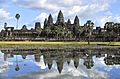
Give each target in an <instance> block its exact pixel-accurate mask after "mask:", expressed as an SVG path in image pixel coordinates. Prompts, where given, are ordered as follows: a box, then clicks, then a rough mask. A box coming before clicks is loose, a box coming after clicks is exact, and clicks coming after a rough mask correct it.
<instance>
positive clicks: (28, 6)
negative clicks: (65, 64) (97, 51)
mask: <svg viewBox="0 0 120 79" xmlns="http://www.w3.org/2000/svg"><path fill="white" fill-rule="evenodd" d="M119 4H120V0H0V29H3V27H4V23H5V22H7V25H8V26H9V27H16V18H15V15H16V14H17V13H19V14H20V19H19V28H21V27H22V26H23V25H27V27H28V28H34V24H35V22H41V25H42V27H43V22H44V19H45V18H47V17H48V15H49V14H52V17H53V20H54V22H56V19H57V15H58V12H59V10H61V11H62V12H63V14H64V19H65V21H67V19H71V22H72V23H73V21H74V18H75V16H76V15H77V16H78V17H79V19H80V25H83V24H84V23H86V21H87V20H92V21H93V22H94V23H95V26H96V27H97V26H101V27H104V23H105V22H108V21H113V22H115V23H116V22H120V9H119V6H120V5H119Z"/></svg>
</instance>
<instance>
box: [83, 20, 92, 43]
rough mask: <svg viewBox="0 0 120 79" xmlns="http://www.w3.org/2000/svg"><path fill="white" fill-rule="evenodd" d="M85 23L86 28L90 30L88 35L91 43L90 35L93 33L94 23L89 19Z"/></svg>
mask: <svg viewBox="0 0 120 79" xmlns="http://www.w3.org/2000/svg"><path fill="white" fill-rule="evenodd" d="M85 25H86V30H87V32H88V34H87V36H88V44H90V37H91V35H92V30H93V26H94V23H93V22H91V20H88V21H87V23H86V24H85Z"/></svg>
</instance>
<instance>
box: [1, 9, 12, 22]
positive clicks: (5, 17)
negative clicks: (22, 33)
mask: <svg viewBox="0 0 120 79" xmlns="http://www.w3.org/2000/svg"><path fill="white" fill-rule="evenodd" d="M11 18H12V17H11V16H10V13H9V12H7V11H5V10H4V9H3V8H0V22H4V21H7V20H10V19H11Z"/></svg>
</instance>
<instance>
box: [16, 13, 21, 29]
mask: <svg viewBox="0 0 120 79" xmlns="http://www.w3.org/2000/svg"><path fill="white" fill-rule="evenodd" d="M15 18H16V19H17V27H16V28H18V20H19V18H20V15H19V14H16V16H15Z"/></svg>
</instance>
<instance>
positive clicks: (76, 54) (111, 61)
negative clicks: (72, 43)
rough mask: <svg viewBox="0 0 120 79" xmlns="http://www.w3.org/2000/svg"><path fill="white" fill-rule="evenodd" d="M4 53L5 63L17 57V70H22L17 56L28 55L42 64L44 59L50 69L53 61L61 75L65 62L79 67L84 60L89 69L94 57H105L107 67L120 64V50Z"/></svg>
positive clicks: (29, 50)
mask: <svg viewBox="0 0 120 79" xmlns="http://www.w3.org/2000/svg"><path fill="white" fill-rule="evenodd" d="M1 52H2V53H4V61H7V58H10V57H11V58H12V57H14V56H15V55H16V66H15V70H16V71H18V70H20V67H19V65H18V63H19V62H18V59H17V55H21V56H22V58H23V59H24V60H26V57H27V56H28V55H34V60H35V61H36V62H40V56H43V57H44V63H45V65H47V67H48V69H49V70H50V69H52V65H53V61H54V60H55V61H56V64H57V69H58V72H59V73H61V72H62V69H63V64H64V62H67V63H68V65H69V64H70V61H71V60H73V61H74V67H75V68H78V67H79V62H80V59H83V60H84V62H83V65H84V66H86V68H87V69H91V68H92V67H93V66H94V61H93V56H96V58H100V57H104V63H105V64H106V65H119V64H120V50H119V49H107V48H106V49H83V48H81V49H14V50H10V49H8V50H1Z"/></svg>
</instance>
